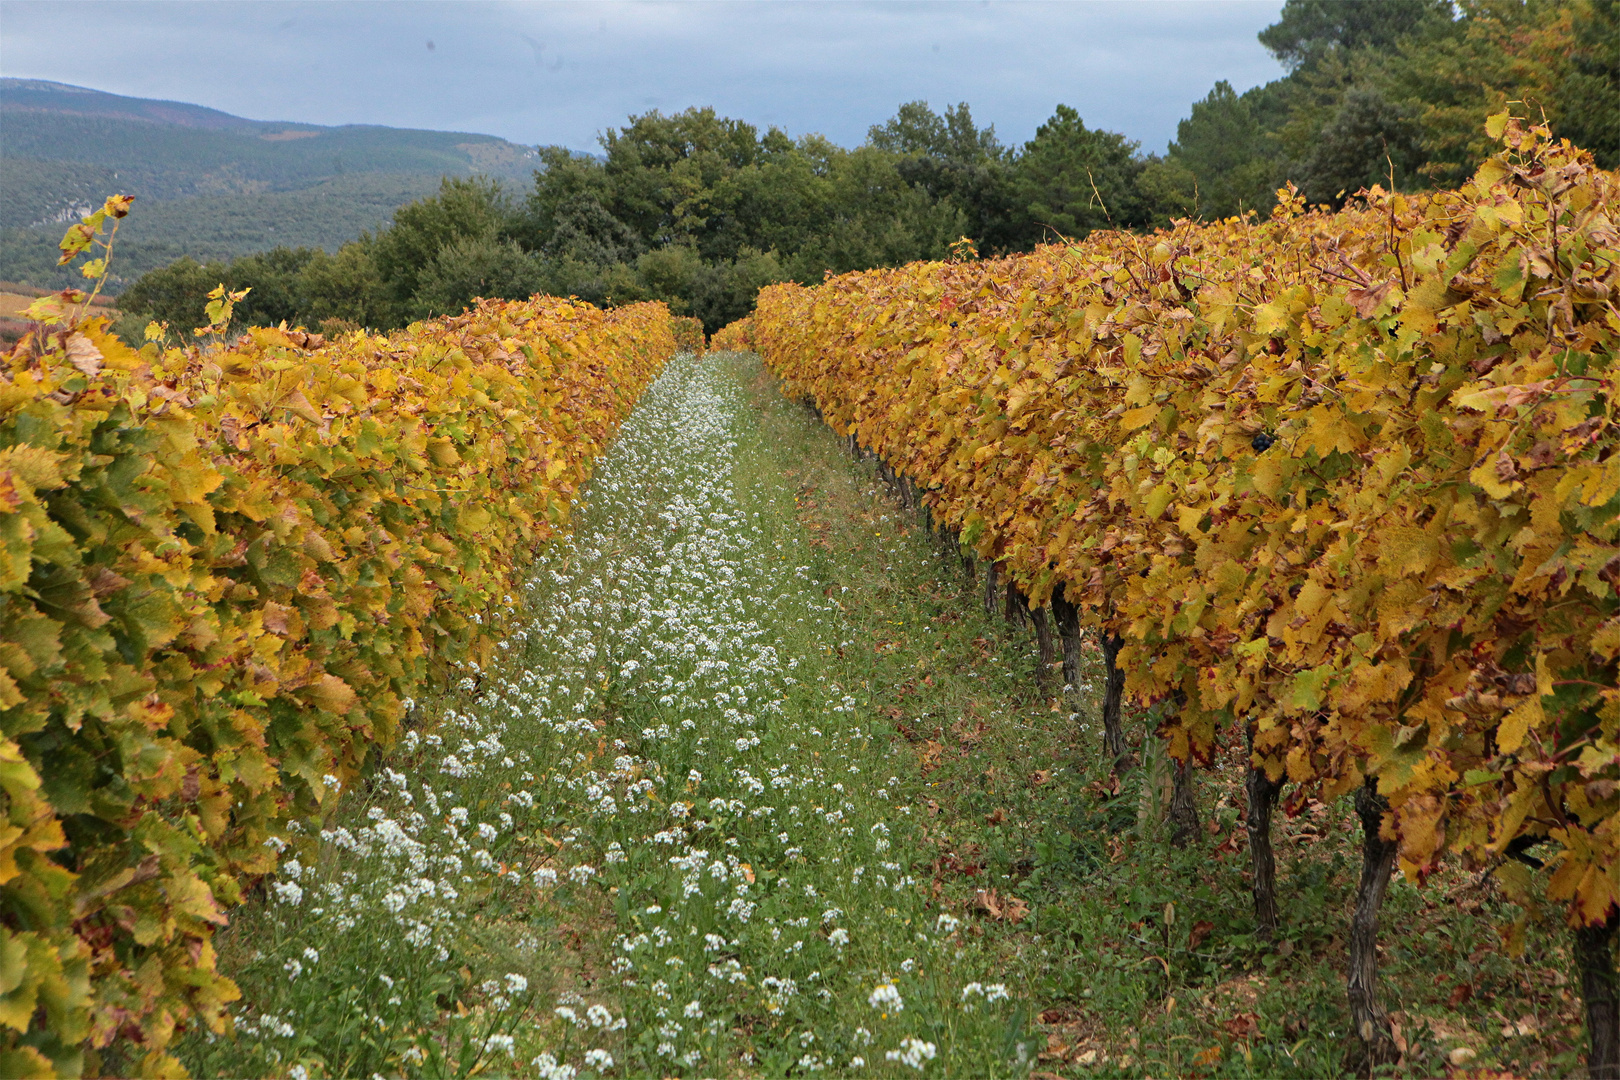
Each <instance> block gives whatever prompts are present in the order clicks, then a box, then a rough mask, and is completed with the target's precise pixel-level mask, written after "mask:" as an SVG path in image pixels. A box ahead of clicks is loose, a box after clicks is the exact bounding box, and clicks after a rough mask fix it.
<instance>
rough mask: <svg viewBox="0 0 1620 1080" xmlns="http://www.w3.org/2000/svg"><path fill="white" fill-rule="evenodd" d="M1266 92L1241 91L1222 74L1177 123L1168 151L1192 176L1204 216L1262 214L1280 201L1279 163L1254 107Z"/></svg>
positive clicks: (1195, 197) (1197, 199)
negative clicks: (1205, 95)
mask: <svg viewBox="0 0 1620 1080" xmlns="http://www.w3.org/2000/svg"><path fill="white" fill-rule="evenodd" d="M1262 96H1263V95H1261V94H1257V93H1256V92H1255V91H1253V90H1251V91H1249V92H1248V93H1246V94H1243V95H1239V94H1238V93H1237V91H1235V90H1233V89H1232V84H1231V83H1229V82H1227V81H1225V80H1224V79H1223V80H1221V81H1220V82H1218V83H1216V84H1215V89H1213V90H1211V91H1210V92H1209V96H1208V97H1206V98H1204V100H1202V101H1200V102H1197V103H1195V104H1194V105H1193V107H1192V114H1191V115H1190V116H1188V117H1187V119H1185V120H1183V121H1181V123H1180V124H1178V125H1177V127H1176V141H1175V142H1173V143H1171V144H1170V153H1169V155H1168V156H1169V159H1170V161H1171V162H1173V163H1174V164H1175V165H1176V166H1179V167H1180V169H1182V170H1185V173H1186V175H1188V176H1191V177H1192V180H1193V184H1194V189H1195V195H1194V201H1195V205H1196V212H1197V213H1198V214H1199V215H1200V216H1202V217H1205V218H1220V217H1228V216H1231V215H1233V214H1239V213H1242V212H1244V211H1247V210H1258V211H1261V212H1262V213H1263V212H1265V211H1266V210H1268V209H1270V207H1271V205H1272V203H1273V201H1274V200H1275V194H1274V192H1275V189H1276V187H1277V181H1278V175H1277V173H1278V162H1277V160H1276V158H1275V156H1274V150H1273V146H1272V140H1271V139H1270V138H1269V137H1268V135H1267V132H1266V131H1265V130H1264V129H1263V128H1262V127H1261V125H1260V121H1259V120H1258V119H1257V118H1256V116H1255V108H1254V104H1255V99H1257V98H1261V97H1262Z"/></svg>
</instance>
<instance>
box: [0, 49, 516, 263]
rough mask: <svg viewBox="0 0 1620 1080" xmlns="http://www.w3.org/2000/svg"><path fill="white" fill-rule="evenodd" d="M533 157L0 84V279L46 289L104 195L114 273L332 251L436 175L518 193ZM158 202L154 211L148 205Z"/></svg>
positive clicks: (467, 142) (445, 140) (467, 143)
mask: <svg viewBox="0 0 1620 1080" xmlns="http://www.w3.org/2000/svg"><path fill="white" fill-rule="evenodd" d="M537 163H538V159H537V157H536V155H535V152H534V149H533V148H532V147H525V146H519V145H517V144H515V143H510V142H507V141H506V140H504V139H499V138H496V137H494V136H492V135H475V134H469V133H466V132H452V131H418V130H412V129H408V128H389V127H380V126H376V125H364V124H348V125H344V126H342V127H322V126H320V125H316V124H297V123H283V122H273V121H265V120H247V119H244V118H243V117H240V116H232V115H231V114H230V113H225V112H220V111H219V110H217V109H209V108H205V107H203V106H201V105H191V104H187V103H185V102H178V101H156V100H150V99H146V98H131V97H123V96H120V95H118V94H108V93H103V92H102V91H99V90H90V89H86V88H84V87H80V86H69V85H66V84H64V83H55V82H46V81H44V80H41V79H12V78H0V191H3V192H4V198H0V230H3V231H0V278H3V279H6V280H13V281H28V282H31V283H33V284H37V285H45V286H53V287H54V286H56V285H58V284H60V283H63V282H64V281H65V280H66V278H65V276H64V275H62V274H61V272H60V271H57V270H56V269H55V268H54V262H55V259H54V257H51V253H52V252H53V251H54V248H55V244H56V241H57V240H59V239H60V238H61V231H62V227H63V224H64V223H65V222H68V221H72V220H73V219H75V218H77V217H79V216H80V215H82V214H83V213H85V212H86V211H87V209H88V208H89V207H91V206H95V205H99V204H100V202H101V200H102V199H103V198H104V197H105V196H107V195H109V194H112V193H113V192H115V191H120V192H123V193H125V194H130V195H134V196H135V197H136V210H135V215H134V216H133V217H132V218H131V219H130V221H129V224H128V225H127V226H126V229H125V231H124V232H123V233H121V234H120V236H121V238H125V239H127V243H125V244H123V245H122V246H121V249H120V251H119V253H118V256H117V257H116V258H115V260H114V265H115V267H116V269H117V270H118V271H119V276H120V277H123V278H132V277H134V276H136V275H137V274H139V273H141V272H143V271H145V270H147V269H151V268H152V267H153V266H160V265H163V264H165V263H167V262H170V261H172V260H173V259H174V258H177V257H179V255H182V254H188V255H192V256H194V257H196V258H228V257H231V256H235V255H243V254H248V253H249V252H252V251H261V250H264V249H266V248H270V247H274V246H276V245H277V244H303V245H308V246H313V247H323V248H326V249H328V250H334V249H336V247H337V246H338V245H340V244H342V243H344V242H345V241H348V240H352V239H354V237H356V236H357V235H359V233H360V231H361V230H363V229H367V228H373V227H375V226H377V225H380V224H382V223H383V222H384V221H386V220H387V219H388V217H389V215H390V214H391V213H392V211H393V210H394V209H395V208H396V207H398V206H400V205H402V204H403V203H406V202H409V201H411V200H412V199H415V198H419V197H421V196H422V195H425V194H428V193H430V192H432V191H433V190H434V189H435V188H436V187H437V186H438V183H439V180H440V178H441V177H444V176H474V175H482V176H488V177H491V178H493V179H497V180H500V181H502V182H503V183H505V184H506V185H507V186H508V187H511V188H513V189H520V188H525V187H527V186H528V184H529V181H530V177H531V175H532V173H533V170H534V167H535V165H536V164H537ZM157 204H162V205H161V208H159V206H158V205H157Z"/></svg>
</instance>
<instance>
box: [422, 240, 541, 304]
mask: <svg viewBox="0 0 1620 1080" xmlns="http://www.w3.org/2000/svg"><path fill="white" fill-rule="evenodd" d="M541 288H542V275H541V269H540V267H539V265H538V262H537V260H536V258H535V257H534V256H533V255H530V254H529V253H528V252H526V251H524V250H523V249H522V248H521V247H519V246H518V243H517V241H516V240H513V239H511V238H509V237H508V238H502V237H500V236H497V235H495V234H494V233H493V232H488V233H483V234H480V235H476V236H458V237H456V238H454V239H453V240H451V241H450V242H449V243H447V244H445V245H444V246H442V247H440V248H439V250H438V251H437V252H436V253H434V255H433V257H432V258H431V259H429V260H428V262H427V265H426V266H424V267H423V268H422V270H421V273H420V274H419V275H418V276H417V286H416V294H415V295H414V296H413V297H412V298H411V299H412V306H413V307H414V308H415V310H417V311H419V312H423V313H425V314H438V313H444V312H454V311H461V310H463V309H465V308H468V307H471V306H472V304H473V301H474V300H476V299H478V298H480V297H482V298H484V299H488V300H496V299H499V300H522V299H525V298H527V297H528V296H530V295H532V294H534V293H536V292H539V291H540V290H541Z"/></svg>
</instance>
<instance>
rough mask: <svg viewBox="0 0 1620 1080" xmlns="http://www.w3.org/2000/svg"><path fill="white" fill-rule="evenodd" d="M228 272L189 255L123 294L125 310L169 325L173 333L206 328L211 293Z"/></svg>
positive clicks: (149, 273)
mask: <svg viewBox="0 0 1620 1080" xmlns="http://www.w3.org/2000/svg"><path fill="white" fill-rule="evenodd" d="M227 273H228V270H227V268H226V267H225V266H224V265H222V264H220V263H208V264H206V265H204V264H203V263H199V262H198V261H197V260H196V259H193V258H192V257H191V256H189V255H187V256H185V257H183V258H180V259H176V260H175V261H174V262H172V263H170V264H169V265H168V266H164V267H161V268H159V269H157V270H149V271H147V272H146V273H144V274H142V275H141V276H140V277H139V278H137V279H136V280H135V282H134V283H133V284H131V285H130V287H129V288H127V289H125V290H124V291H123V292H122V293H120V294H119V297H118V304H119V306H120V307H121V308H123V310H125V311H128V312H133V313H135V314H137V315H140V316H142V317H144V318H146V319H154V320H156V321H158V322H162V323H167V324H168V325H169V328H170V330H171V331H174V332H177V333H181V334H184V333H186V332H187V331H189V330H191V329H192V328H193V327H197V326H204V325H207V323H208V316H207V315H206V314H205V313H204V312H203V305H204V304H206V303H207V302H208V301H207V296H208V290H209V289H212V288H213V287H214V286H216V285H219V284H221V283H222V282H224V280H225V276H226V274H227Z"/></svg>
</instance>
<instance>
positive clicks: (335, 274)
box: [299, 236, 395, 328]
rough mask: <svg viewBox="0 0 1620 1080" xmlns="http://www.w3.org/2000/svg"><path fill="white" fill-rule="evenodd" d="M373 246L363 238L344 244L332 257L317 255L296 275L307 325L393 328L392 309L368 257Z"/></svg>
mask: <svg viewBox="0 0 1620 1080" xmlns="http://www.w3.org/2000/svg"><path fill="white" fill-rule="evenodd" d="M375 246H376V241H375V240H374V239H373V238H372V237H370V236H363V237H361V238H360V239H359V240H355V241H352V242H350V243H347V244H344V245H343V246H342V247H341V248H339V249H338V251H337V254H336V255H328V254H326V253H325V252H320V253H318V254H317V255H316V256H315V258H313V259H311V260H310V262H309V264H308V265H307V266H305V267H304V269H303V271H302V272H301V273H300V274H299V295H300V296H301V297H302V298H303V303H304V310H303V312H302V314H303V321H304V322H305V323H306V324H307V325H309V326H319V325H321V324H323V323H326V322H328V321H329V320H333V319H336V320H341V321H342V322H345V323H350V324H353V325H355V326H362V327H373V328H383V327H388V326H392V325H394V322H395V320H394V306H393V304H392V303H391V302H390V300H389V297H388V291H387V289H386V287H385V285H384V283H383V278H382V273H381V272H380V271H379V270H378V269H377V260H376V259H375V258H373V256H372V250H373V248H374V247H375Z"/></svg>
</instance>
